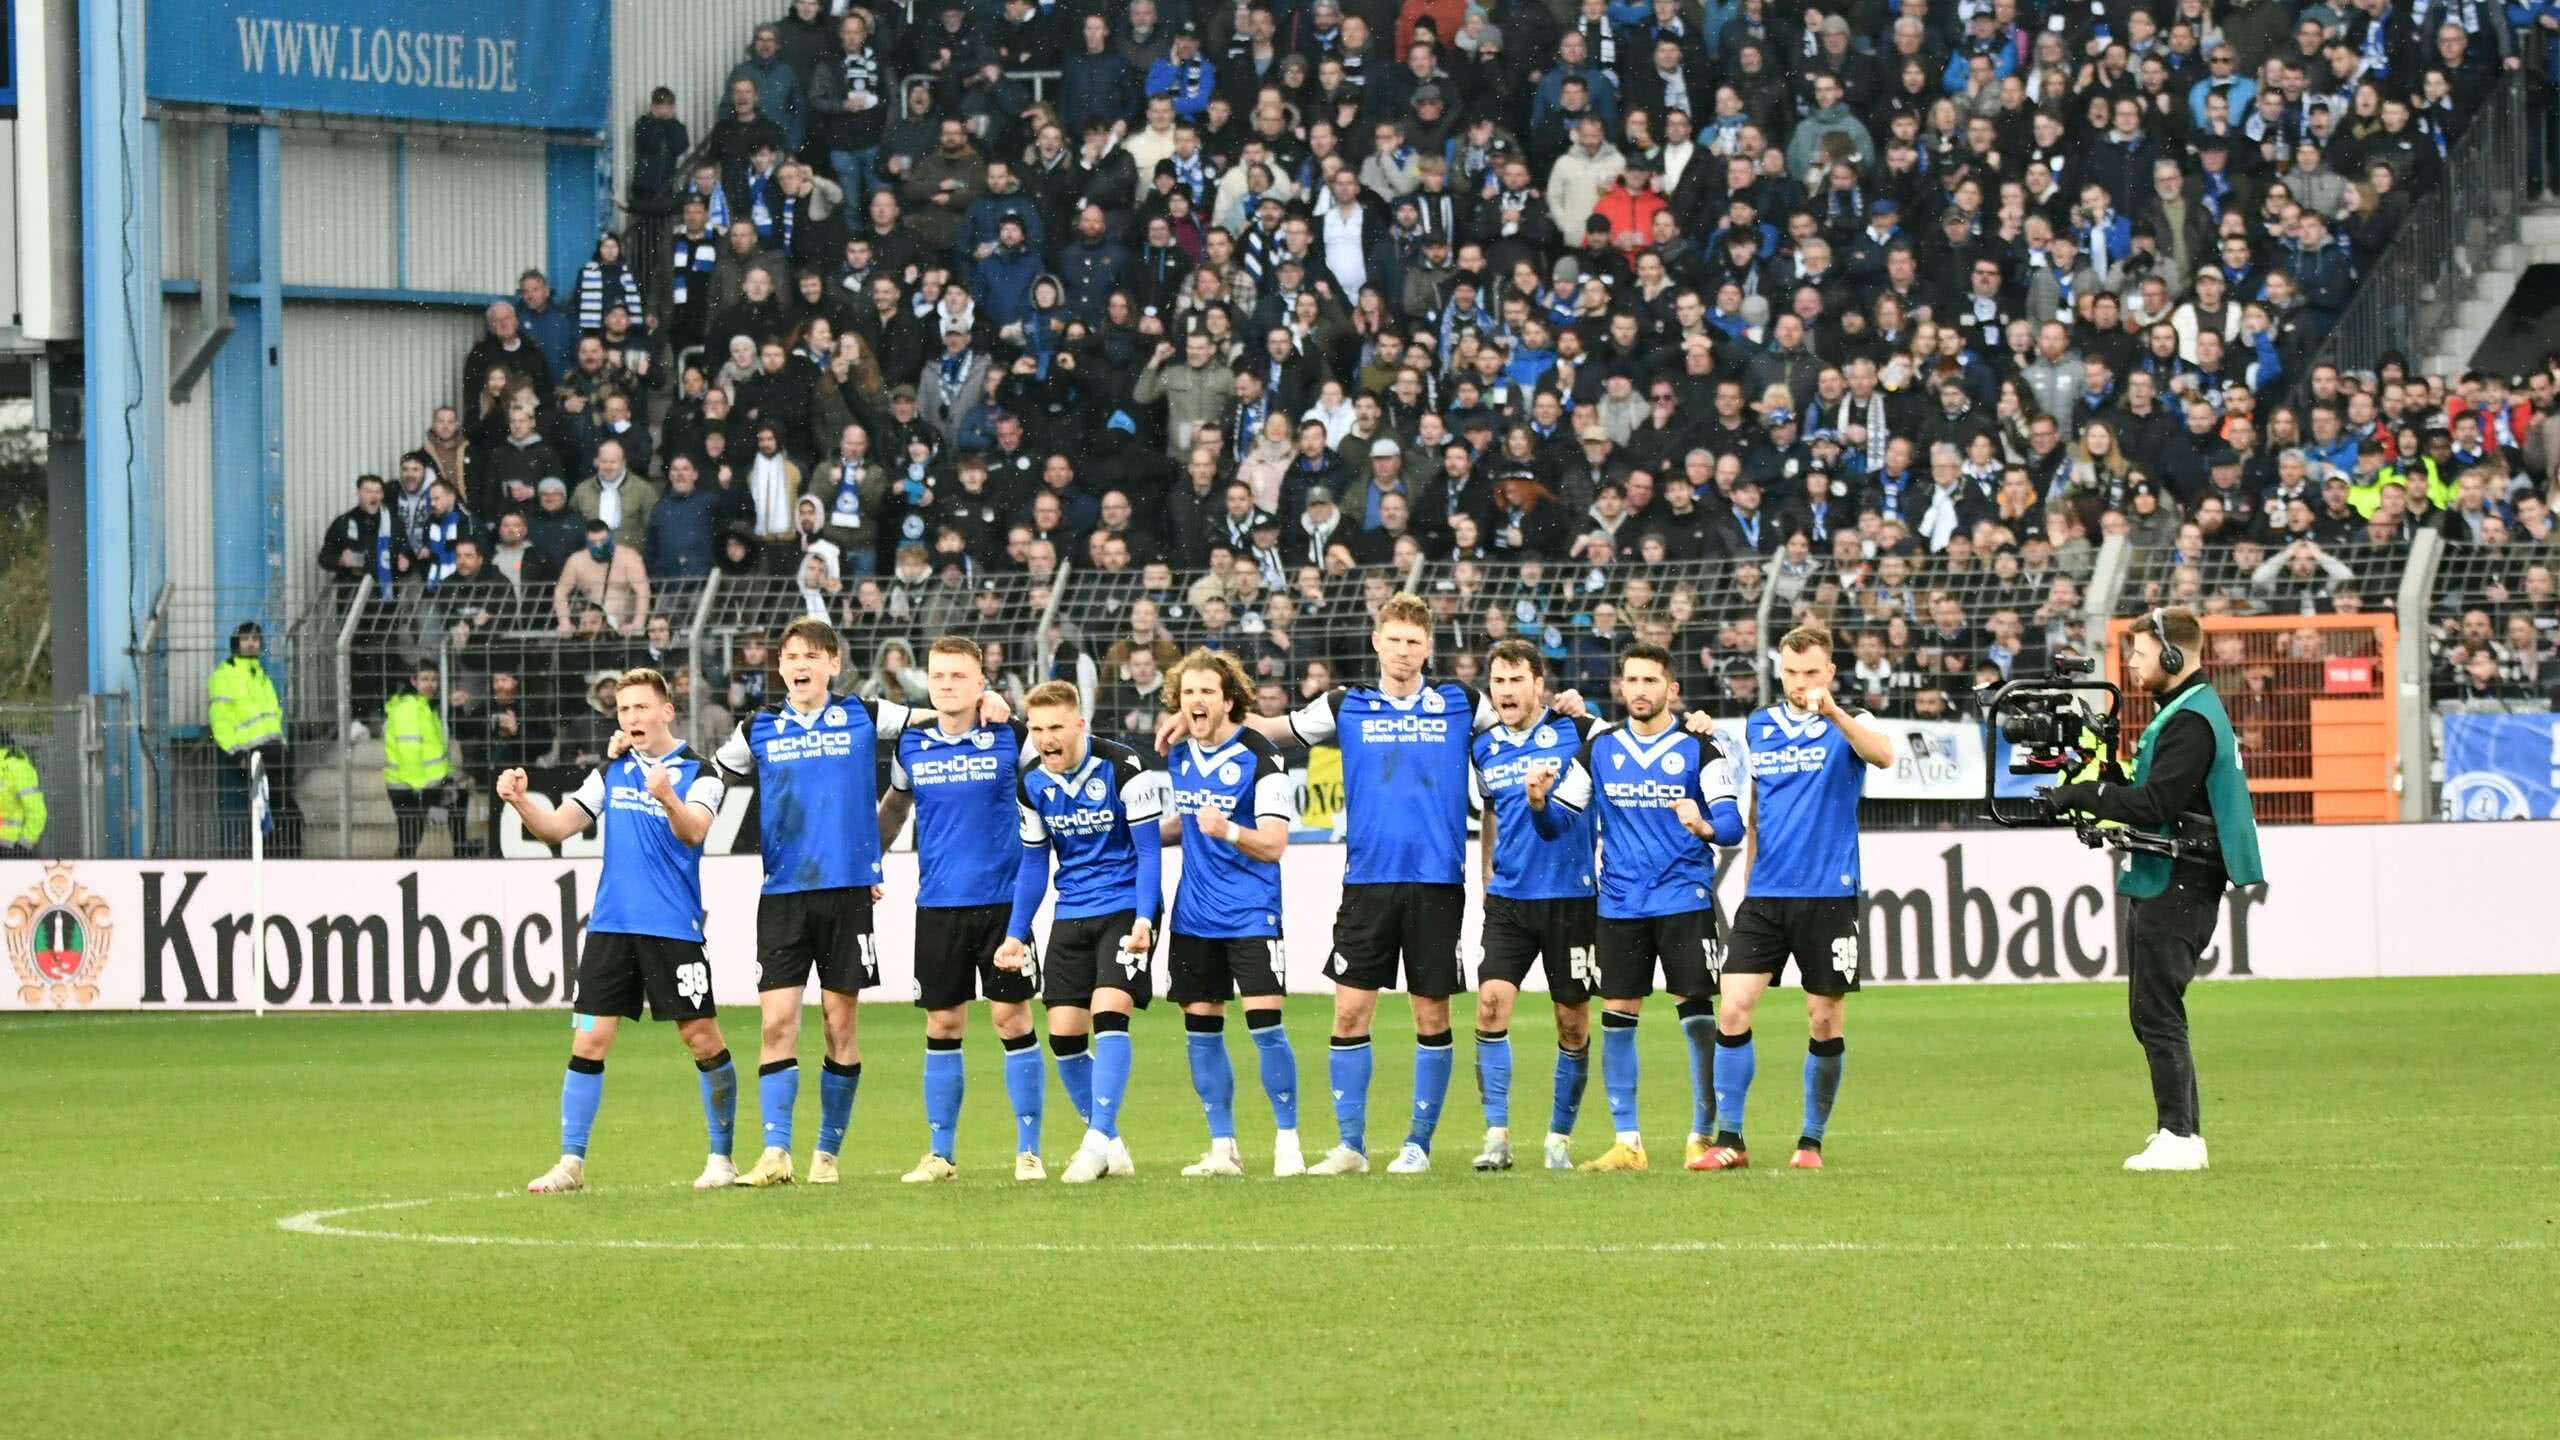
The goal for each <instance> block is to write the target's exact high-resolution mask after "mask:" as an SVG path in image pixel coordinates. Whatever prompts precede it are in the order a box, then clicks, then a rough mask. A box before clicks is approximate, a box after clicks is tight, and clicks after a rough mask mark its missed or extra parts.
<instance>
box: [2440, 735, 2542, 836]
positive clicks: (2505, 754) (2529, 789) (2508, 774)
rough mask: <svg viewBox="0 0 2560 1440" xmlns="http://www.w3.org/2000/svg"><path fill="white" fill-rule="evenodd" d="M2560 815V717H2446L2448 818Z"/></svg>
mask: <svg viewBox="0 0 2560 1440" xmlns="http://www.w3.org/2000/svg"><path fill="white" fill-rule="evenodd" d="M2554 817H2560V715H2447V716H2446V717H2444V818H2445V819H2447V820H2547V819H2551V818H2554Z"/></svg>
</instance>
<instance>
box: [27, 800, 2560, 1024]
mask: <svg viewBox="0 0 2560 1440" xmlns="http://www.w3.org/2000/svg"><path fill="white" fill-rule="evenodd" d="M2265 843H2266V855H2267V871H2268V874H2269V875H2270V876H2272V877H2273V878H2274V884H2273V887H2272V889H2271V890H2270V891H2269V893H2268V896H2267V898H2266V899H2264V900H2263V901H2254V902H2253V901H2249V900H2246V899H2242V898H2240V897H2236V896H2235V897H2233V898H2231V899H2230V900H2229V901H2228V902H2227V903H2226V905H2225V907H2224V914H2223V923H2222V927H2221V930H2220V932H2219V933H2218V934H2217V935H2216V936H2215V940H2214V947H2213V950H2212V951H2211V953H2209V954H2208V955H2207V957H2206V970H2207V973H2209V974H2211V975H2213V976H2216V977H2226V976H2229V977H2249V978H2258V979H2335V978H2347V977H2369V976H2429V975H2476V974H2548V973H2560V929H2555V928H2553V927H2550V926H2543V925H2531V924H2518V923H2516V918H2515V912H2514V910H2513V909H2511V908H2509V907H2504V906H2497V905H2476V906H2475V905H2446V904H2443V903H2441V883H2440V882H2441V881H2442V880H2443V879H2444V877H2448V876H2459V877H2461V881H2462V884H2461V889H2462V890H2463V892H2464V893H2466V894H2473V895H2517V894H2532V893H2535V892H2536V888H2537V887H2538V886H2540V885H2543V884H2547V883H2549V882H2548V879H2547V876H2546V874H2545V872H2546V871H2547V870H2548V869H2549V857H2550V856H2551V855H2553V854H2555V853H2560V822H2516V823H2511V824H2506V825H2494V826H2493V825H2379V826H2329V827H2317V828H2288V829H2277V830H2269V831H2267V832H2265ZM1737 860H1738V857H1737ZM596 864H597V862H595V861H593V860H553V861H542V860H514V861H506V860H486V861H439V862H431V863H426V864H401V863H396V862H383V861H328V860H303V861H281V862H274V863H271V864H270V865H269V866H268V867H267V875H266V886H265V892H266V896H267V902H268V904H269V906H270V907H271V913H270V914H269V915H268V917H267V922H266V934H267V974H266V977H265V983H264V989H265V998H266V1003H267V1004H269V1005H270V1006H280V1007H286V1008H359V1009H410V1008H432V1009H464V1008H472V1007H482V1006H488V1007H500V1006H514V1007H521V1006H545V1005H559V1004H562V1003H563V1002H564V999H565V996H566V982H567V977H568V976H569V975H571V974H572V973H573V971H574V966H573V957H574V956H575V954H576V952H577V946H578V940H579V937H580V935H581V934H582V933H583V928H584V925H585V918H586V914H587V908H588V906H589V904H590V903H591V901H592V900H593V898H594V885H595V874H596ZM1865 864H1866V883H1867V887H1868V890H1867V896H1866V906H1865V921H1866V923H1865V927H1864V941H1865V953H1866V970H1865V973H1866V977H1867V981H1868V983H1869V985H1870V986H1871V987H1873V986H1880V985H1891V984H1894V983H1927V982H1938V983H1947V982H1954V983H1973V984H1987V983H2016V982H2040V981H2068V980H2109V979H2117V978H2121V976H2122V974H2123V970H2122V964H2123V955H2124V947H2123V945H2122V943H2121V942H2120V939H2119V937H2118V935H2117V929H2116V927H2117V923H2118V915H2117V911H2118V907H2117V905H2116V902H2115V897H2114V895H2113V894H2112V892H2111V890H2110V888H2109V883H2108V882H2109V875H2108V870H2107V866H2106V863H2105V861H2104V860H2103V859H2102V858H2101V857H2100V856H2098V855H2096V854H2093V853H2092V852H2090V851H2087V850H2084V849H2082V848H2081V847H2080V846H2078V845H2077V844H2075V843H2073V841H2072V840H2071V838H2070V837H2069V836H2068V835H2067V834H2064V833H2062V832H2058V831H2043V832H2029V833H2018V832H2004V831H1992V832H1983V831H1947V832H1941V833H1937V834H1922V833H1894V834H1884V835H1875V836H1870V837H1868V839H1867V841H1866V846H1865ZM1178 869H1179V865H1178V861H1176V860H1175V859H1173V858H1172V857H1170V856H1169V857H1168V861H1167V865H1166V884H1167V885H1168V887H1169V886H1170V885H1171V884H1172V883H1173V878H1174V876H1175V875H1176V874H1177V873H1178ZM703 870H704V891H705V895H706V898H707V900H708V902H709V905H710V910H711V918H710V925H709V927H708V928H709V931H710V935H711V940H710V946H709V949H710V953H711V965H712V985H713V993H714V994H715V996H716V997H717V998H718V1000H719V1001H720V1003H722V1004H724V1005H740V1006H743V1005H750V1004H752V1003H753V1001H754V998H755V994H754V992H755V981H756V967H755V959H754V929H755V911H756V892H757V885H758V882H759V879H760V871H759V869H758V864H757V862H756V860H754V859H753V858H752V857H722V858H716V859H712V860H708V861H706V862H704V866H703ZM1341 876H1342V851H1341V850H1340V848H1339V847H1336V846H1331V845H1301V846H1295V847H1292V848H1291V849H1290V851H1289V852H1288V859H1287V861H1286V883H1287V905H1286V923H1287V926H1288V930H1289V940H1288V952H1289V980H1290V986H1291V988H1292V989H1293V990H1299V991H1305V992H1315V993H1321V992H1323V991H1325V990H1326V989H1328V988H1329V986H1328V984H1327V982H1326V980H1325V977H1324V963H1325V959H1326V955H1327V950H1328V944H1329V938H1330V935H1331V930H1332V921H1333V912H1334V907H1335V904H1336V902H1337V901H1338V900H1339V898H1340V895H1341ZM2413 877H2425V883H2412V879H2413ZM914 878H915V857H914V856H913V855H912V854H897V855H893V856H891V857H890V860H889V881H888V887H889V894H890V899H889V902H888V903H886V904H884V905H882V906H881V907H880V911H879V928H880V947H879V948H880V956H881V961H882V965H881V970H882V978H883V982H884V983H883V985H882V988H881V989H880V990H878V991H875V992H873V993H874V995H875V997H876V998H878V999H884V1000H895V1001H904V1000H906V999H908V998H910V997H911V996H912V995H913V994H914V990H913V972H912V969H911V967H910V964H909V956H910V954H911V946H910V936H911V934H912V930H913V921H914V912H913V910H912V908H911V907H910V906H909V905H908V904H906V903H905V897H907V896H909V895H912V894H913V893H914V892H913V886H914ZM1471 878H1472V877H1471ZM1740 895H1741V885H1740V882H1739V878H1738V876H1734V875H1727V876H1725V877H1723V880H1722V883H1721V884H1720V886H1719V894H1718V900H1719V908H1720V909H1722V910H1724V911H1725V912H1727V913H1730V911H1731V909H1732V907H1733V906H1734V904H1735V903H1737V902H1738V900H1739V899H1740ZM249 896H250V884H249V867H248V864H247V863H246V862H241V861H210V862H205V863H201V864H193V865H190V864H185V863H182V862H152V863H144V862H109V861H97V862H83V863H78V864H74V865H67V866H65V865H40V864H37V863H35V862H17V861H13V862H9V863H6V864H0V928H5V930H6V938H7V943H8V947H9V957H10V962H11V974H10V976H9V977H8V978H9V980H10V982H11V983H9V984H7V985H6V986H5V987H0V1009H19V1010H26V1009H69V1010H79V1009H100V1010H108V1009H113V1010H133V1009H145V1010H147V1009H163V1008H168V1009H178V1008H188V1009H225V1008H245V1007H247V1006H249V1005H251V1004H252V1003H254V997H253V995H252V993H251V991H250V989H249V983H250V979H251V964H250V955H251V948H250V943H249V934H248V932H249V925H250V917H249ZM1469 928H1470V931H1472V929H1473V920H1472V918H1471V919H1470V922H1469ZM1158 964H1159V966H1161V964H1162V960H1161V958H1159V961H1158ZM1532 983H1533V984H1535V983H1538V982H1536V981H1535V980H1534V978H1533V982H1532Z"/></svg>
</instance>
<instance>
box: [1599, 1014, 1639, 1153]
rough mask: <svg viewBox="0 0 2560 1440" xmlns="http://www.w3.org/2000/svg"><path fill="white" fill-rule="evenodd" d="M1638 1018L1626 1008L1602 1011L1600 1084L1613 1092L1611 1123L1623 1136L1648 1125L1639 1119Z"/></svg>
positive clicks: (1610, 1105) (1611, 1095)
mask: <svg viewBox="0 0 2560 1440" xmlns="http://www.w3.org/2000/svg"><path fill="white" fill-rule="evenodd" d="M1638 1023H1640V1022H1639V1021H1638V1019H1637V1017H1635V1016H1633V1015H1630V1014H1628V1013H1627V1012H1625V1011H1623V1010H1603V1011H1601V1012H1600V1084H1601V1086H1602V1088H1604V1089H1606V1090H1607V1091H1608V1092H1609V1123H1610V1124H1612V1125H1614V1126H1616V1127H1617V1131H1618V1133H1619V1134H1621V1135H1633V1134H1636V1133H1638V1132H1639V1131H1641V1130H1642V1129H1643V1128H1644V1127H1643V1126H1642V1125H1641V1124H1639V1123H1638V1122H1637V1120H1636V1069H1637V1066H1636V1026H1637V1024H1638Z"/></svg>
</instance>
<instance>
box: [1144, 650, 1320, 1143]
mask: <svg viewBox="0 0 2560 1440" xmlns="http://www.w3.org/2000/svg"><path fill="white" fill-rule="evenodd" d="M1166 683H1167V684H1168V685H1169V686H1170V687H1171V688H1172V690H1173V692H1174V696H1175V699H1174V705H1175V711H1174V714H1175V718H1177V719H1179V720H1180V721H1181V722H1182V726H1183V729H1182V732H1181V738H1180V739H1178V740H1176V741H1175V742H1174V746H1173V750H1172V752H1171V753H1170V754H1169V755H1167V756H1166V758H1165V770H1166V774H1167V778H1168V783H1169V785H1170V788H1171V800H1172V804H1171V808H1170V809H1169V810H1168V812H1167V813H1166V815H1165V818H1164V838H1165V839H1166V840H1168V841H1174V842H1178V843H1179V844H1180V845H1181V846H1182V881H1181V884H1180V885H1179V886H1177V887H1176V888H1175V891H1174V897H1173V924H1172V940H1171V943H1170V945H1169V947H1168V948H1169V950H1170V952H1171V963H1170V967H1169V968H1170V970H1171V972H1172V984H1171V985H1170V986H1169V987H1168V989H1167V992H1166V993H1167V995H1168V996H1169V998H1171V999H1172V1001H1173V1002H1174V1003H1175V1004H1176V1005H1179V1006H1181V1007H1182V1028H1183V1030H1184V1032H1185V1035H1184V1041H1185V1046H1186V1048H1187V1050H1188V1051H1189V1055H1190V1061H1191V1088H1192V1090H1193V1091H1194V1092H1195V1093H1196V1094H1198V1095H1199V1097H1200V1108H1201V1109H1202V1111H1203V1112H1205V1113H1206V1114H1207V1116H1208V1121H1209V1149H1208V1153H1206V1154H1204V1155H1202V1156H1201V1157H1200V1159H1199V1161H1198V1162H1197V1163H1195V1164H1192V1165H1188V1166H1185V1167H1184V1168H1183V1171H1182V1173H1183V1174H1185V1175H1190V1176H1220V1175H1242V1174H1243V1173H1244V1162H1243V1159H1242V1157H1241V1156H1240V1155H1239V1154H1238V1153H1237V1150H1236V1112H1235V1098H1236V1075H1235V1069H1234V1067H1233V1066H1232V1065H1231V1064H1230V1063H1229V1061H1228V1059H1227V1036H1226V1029H1227V998H1228V997H1229V996H1231V995H1232V996H1236V997H1239V998H1241V999H1242V1000H1243V1002H1244V1024H1245V1030H1246V1032H1247V1033H1249V1034H1250V1035H1252V1037H1253V1048H1254V1050H1255V1051H1256V1052H1257V1053H1258V1054H1259V1055H1260V1056H1261V1061H1262V1091H1263V1094H1264V1095H1265V1096H1267V1097H1268V1098H1269V1099H1270V1101H1271V1118H1272V1120H1273V1121H1274V1122H1275V1123H1276V1124H1277V1125H1278V1127H1279V1132H1280V1133H1279V1135H1278V1137H1277V1138H1276V1139H1274V1140H1273V1142H1272V1147H1271V1173H1272V1174H1274V1175H1282V1176H1286V1175H1303V1174H1305V1173H1306V1169H1307V1162H1306V1157H1305V1152H1304V1151H1303V1150H1302V1149H1301V1148H1300V1146H1299V1144H1298V1057H1297V1055H1296V1053H1295V1052H1293V1051H1292V1050H1291V1049H1290V1048H1289V1032H1288V1030H1287V1029H1286V1028H1285V1027H1283V1026H1282V1024H1281V1023H1280V1022H1281V1014H1280V1011H1281V1005H1282V1004H1283V1002H1284V1001H1285V1000H1286V998H1287V993H1288V967H1287V965H1286V963H1285V962H1284V959H1283V953H1284V952H1283V951H1282V950H1281V936H1280V856H1281V853H1282V852H1283V851H1285V850H1286V849H1288V847H1289V826H1290V824H1291V823H1292V822H1293V821H1295V820H1296V818H1297V813H1296V812H1297V795H1296V793H1295V790H1294V787H1293V786H1292V784H1291V782H1290V780H1289V772H1288V771H1287V770H1286V769H1284V768H1282V766H1281V764H1280V752H1279V751H1278V750H1277V749H1276V748H1274V747H1273V745H1272V743H1271V742H1270V741H1269V740H1266V739H1264V738H1263V737H1262V736H1261V735H1260V734H1258V733H1256V732H1255V731H1254V730H1252V729H1250V728H1248V727H1247V726H1246V725H1245V724H1244V723H1243V721H1244V719H1245V717H1246V716H1248V715H1251V714H1252V713H1253V682H1252V681H1251V680H1250V679H1248V678H1247V677H1246V675H1245V671H1244V666H1243V664H1242V663H1241V662H1239V661H1238V660H1237V659H1236V657H1235V656H1233V655H1231V654H1228V653H1226V652H1224V651H1216V650H1194V651H1192V652H1191V653H1190V654H1188V655H1186V656H1184V657H1182V660H1181V662H1180V663H1179V664H1177V665H1175V666H1174V667H1173V674H1172V676H1171V677H1170V678H1169V679H1168V680H1167V681H1166Z"/></svg>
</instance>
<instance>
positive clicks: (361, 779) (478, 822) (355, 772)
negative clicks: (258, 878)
mask: <svg viewBox="0 0 2560 1440" xmlns="http://www.w3.org/2000/svg"><path fill="white" fill-rule="evenodd" d="M342 764H343V765H344V767H345V768H342ZM342 779H343V780H346V781H350V782H352V784H353V786H354V793H353V797H352V798H353V800H354V802H355V803H354V806H353V813H354V817H355V824H354V828H353V830H352V831H351V848H350V850H349V852H348V853H349V854H350V855H351V856H353V857H354V858H356V859H359V860H365V859H383V858H388V857H390V856H392V855H396V854H398V853H399V849H400V828H399V824H398V822H397V821H396V819H395V818H394V817H393V815H392V813H391V796H390V794H389V792H387V791H385V790H384V789H383V788H382V740H381V738H380V737H378V736H368V737H367V738H365V739H362V740H356V741H350V742H346V743H343V744H339V745H332V746H329V747H328V748H327V749H326V750H325V751H323V752H322V753H321V754H320V755H319V756H318V758H316V759H315V760H314V761H313V762H312V763H311V765H310V767H309V768H308V769H306V770H304V771H303V772H302V774H301V775H300V776H299V777H298V783H297V784H296V786H295V791H294V793H295V796H296V798H298V799H299V800H301V802H302V814H303V823H304V825H305V827H306V833H307V834H308V835H309V837H310V838H309V839H308V840H307V841H306V842H305V853H306V854H308V855H309V856H311V857H313V858H315V859H325V858H330V857H334V856H336V855H337V853H338V796H339V793H340V782H341V780H342ZM489 805H490V800H489V797H487V796H485V795H483V794H480V793H478V792H477V791H474V792H473V794H472V796H471V822H472V823H471V832H470V833H471V835H472V837H473V838H475V839H477V838H479V837H481V836H484V835H486V834H487V833H488V829H489ZM452 853H453V850H452V845H451V842H450V841H448V840H447V839H446V838H445V832H444V828H443V827H442V826H429V827H428V829H427V836H426V839H425V840H424V841H423V842H421V843H420V845H419V847H418V855H419V857H420V858H421V859H435V860H442V859H446V858H448V857H450V856H451V855H452Z"/></svg>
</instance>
